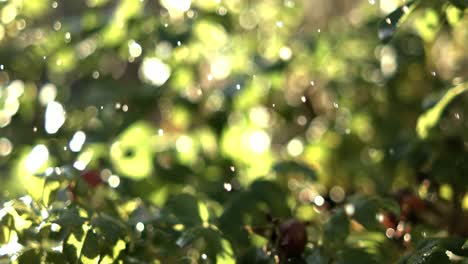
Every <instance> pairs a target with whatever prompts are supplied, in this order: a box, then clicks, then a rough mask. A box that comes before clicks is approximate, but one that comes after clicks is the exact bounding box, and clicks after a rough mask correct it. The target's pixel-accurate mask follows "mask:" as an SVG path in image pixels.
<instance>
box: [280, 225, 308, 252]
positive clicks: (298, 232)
mask: <svg viewBox="0 0 468 264" xmlns="http://www.w3.org/2000/svg"><path fill="white" fill-rule="evenodd" d="M306 244H307V230H306V226H305V224H303V223H302V222H300V221H299V220H297V219H288V220H286V221H284V222H283V223H281V225H280V227H279V245H278V247H279V250H280V252H281V253H282V254H284V255H285V256H286V257H297V256H300V255H301V254H302V252H304V249H305V246H306Z"/></svg>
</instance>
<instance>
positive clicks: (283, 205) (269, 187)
mask: <svg viewBox="0 0 468 264" xmlns="http://www.w3.org/2000/svg"><path fill="white" fill-rule="evenodd" d="M250 192H251V193H252V196H253V198H254V201H252V202H255V200H257V201H261V202H264V203H265V204H266V205H267V206H268V209H269V210H270V211H269V212H268V213H271V214H273V215H274V216H276V217H288V216H290V211H289V207H288V204H287V194H286V192H285V191H284V190H283V189H282V188H281V187H280V186H279V185H278V184H275V183H274V182H271V181H265V180H257V181H255V182H253V183H252V184H251V185H250Z"/></svg>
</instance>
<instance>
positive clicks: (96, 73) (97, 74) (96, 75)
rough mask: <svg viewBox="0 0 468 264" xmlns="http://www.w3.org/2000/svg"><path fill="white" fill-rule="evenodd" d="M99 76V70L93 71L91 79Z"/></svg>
mask: <svg viewBox="0 0 468 264" xmlns="http://www.w3.org/2000/svg"><path fill="white" fill-rule="evenodd" d="M98 78H99V72H98V71H94V72H93V79H98Z"/></svg>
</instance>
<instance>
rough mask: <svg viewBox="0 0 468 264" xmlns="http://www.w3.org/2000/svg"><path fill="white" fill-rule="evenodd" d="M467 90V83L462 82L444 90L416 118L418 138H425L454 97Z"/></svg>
mask: <svg viewBox="0 0 468 264" xmlns="http://www.w3.org/2000/svg"><path fill="white" fill-rule="evenodd" d="M467 90H468V83H462V84H459V85H457V86H455V87H452V88H450V89H449V90H447V92H445V94H444V95H443V96H442V98H441V99H440V100H439V101H438V102H437V103H436V104H435V105H434V106H433V107H432V108H431V109H429V110H427V111H426V112H425V113H424V114H422V115H421V116H420V117H419V118H418V122H417V125H416V132H417V133H418V136H419V138H421V139H425V138H427V137H428V136H429V131H430V129H431V128H433V127H434V126H435V125H436V124H437V122H438V121H439V119H440V117H441V116H442V113H443V112H444V110H445V108H446V107H447V106H448V105H449V104H450V102H452V100H453V99H455V98H456V97H457V96H458V95H460V94H462V93H464V92H466V91H467Z"/></svg>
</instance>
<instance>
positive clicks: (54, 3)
mask: <svg viewBox="0 0 468 264" xmlns="http://www.w3.org/2000/svg"><path fill="white" fill-rule="evenodd" d="M57 7H58V3H57V1H53V2H52V8H54V9H55V8H57Z"/></svg>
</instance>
